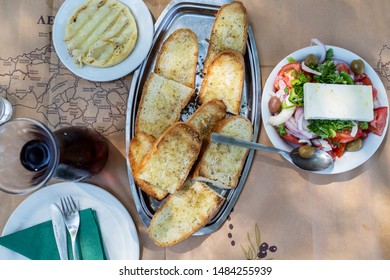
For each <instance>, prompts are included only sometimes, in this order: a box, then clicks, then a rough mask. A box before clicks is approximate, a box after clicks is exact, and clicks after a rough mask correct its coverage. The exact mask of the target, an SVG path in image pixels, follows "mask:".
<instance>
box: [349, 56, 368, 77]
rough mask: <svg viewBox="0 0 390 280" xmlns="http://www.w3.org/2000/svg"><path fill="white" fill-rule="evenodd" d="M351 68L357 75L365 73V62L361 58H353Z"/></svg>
mask: <svg viewBox="0 0 390 280" xmlns="http://www.w3.org/2000/svg"><path fill="white" fill-rule="evenodd" d="M351 69H352V71H353V73H355V74H356V75H360V74H363V73H364V70H365V66H364V62H363V61H362V60H361V59H355V60H352V62H351Z"/></svg>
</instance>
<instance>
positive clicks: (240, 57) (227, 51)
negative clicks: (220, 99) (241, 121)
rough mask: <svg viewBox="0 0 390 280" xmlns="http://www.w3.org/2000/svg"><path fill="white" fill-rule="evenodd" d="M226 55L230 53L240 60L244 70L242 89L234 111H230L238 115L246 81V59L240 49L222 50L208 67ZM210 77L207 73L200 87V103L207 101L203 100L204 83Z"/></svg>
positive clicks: (242, 72)
mask: <svg viewBox="0 0 390 280" xmlns="http://www.w3.org/2000/svg"><path fill="white" fill-rule="evenodd" d="M224 55H229V56H231V57H233V58H234V59H235V60H236V61H237V62H238V64H240V66H241V68H242V71H240V84H241V91H240V94H239V97H237V99H236V100H235V104H234V109H233V111H232V112H229V111H228V112H229V113H232V114H234V115H238V114H239V112H240V105H241V99H242V93H243V90H244V83H245V61H244V57H243V56H242V55H241V54H240V53H239V52H238V51H235V50H225V51H222V52H220V53H218V55H217V56H215V58H214V59H213V61H212V62H211V63H210V65H209V67H208V69H210V68H211V67H212V66H213V63H214V62H215V61H217V60H218V59H220V57H222V56H224ZM208 77H210V76H208V75H207V74H206V76H205V78H204V81H203V82H202V85H201V87H200V89H199V94H198V102H199V103H200V104H204V103H205V102H204V101H203V99H204V97H203V96H204V90H205V87H203V83H206V82H207V81H208ZM225 105H226V106H227V107H228V105H227V104H225Z"/></svg>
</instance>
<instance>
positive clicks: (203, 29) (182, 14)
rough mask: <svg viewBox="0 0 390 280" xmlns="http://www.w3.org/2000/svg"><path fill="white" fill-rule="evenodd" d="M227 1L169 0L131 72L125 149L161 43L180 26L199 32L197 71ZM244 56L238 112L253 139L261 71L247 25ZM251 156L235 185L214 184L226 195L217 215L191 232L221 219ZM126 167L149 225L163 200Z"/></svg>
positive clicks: (238, 190)
mask: <svg viewBox="0 0 390 280" xmlns="http://www.w3.org/2000/svg"><path fill="white" fill-rule="evenodd" d="M228 2H230V1H197V2H189V1H178V0H176V1H172V2H171V3H170V4H169V5H168V6H167V7H166V8H165V10H164V11H163V12H162V14H161V16H160V17H159V19H158V20H157V22H156V24H155V35H154V40H153V44H152V47H151V50H150V52H149V55H148V57H147V58H146V59H145V61H144V62H143V64H141V66H140V67H139V68H138V69H137V70H136V71H135V72H134V75H133V79H132V83H131V88H130V94H129V99H128V107H127V116H126V117H127V119H126V149H127V151H128V150H129V146H130V139H132V138H133V137H134V125H135V118H136V114H137V110H138V104H139V100H140V98H141V94H142V88H143V85H144V83H145V81H146V79H147V78H148V76H149V74H150V73H151V72H153V69H154V65H155V60H156V58H157V54H158V52H159V50H160V47H161V45H162V43H163V42H164V41H165V39H166V38H167V37H168V36H169V35H170V34H171V33H172V32H173V31H175V30H177V29H179V28H189V29H191V30H192V31H194V32H195V33H196V34H197V35H198V41H199V60H198V69H197V70H198V71H197V73H200V70H201V69H202V66H203V61H204V58H205V56H206V53H207V48H208V43H207V39H208V38H209V36H210V32H211V28H212V25H213V23H214V20H215V15H216V13H217V11H218V10H219V8H220V6H221V5H222V4H225V3H228ZM244 59H245V81H244V89H243V95H242V101H241V111H240V114H241V115H243V116H246V117H247V118H248V119H249V120H251V122H252V124H253V128H254V139H255V140H256V139H257V138H258V134H259V128H260V100H261V75H260V66H259V59H258V55H257V49H256V43H255V40H254V37H253V33H252V29H251V27H250V26H249V28H248V42H247V51H246V54H245V56H244ZM202 78H203V77H202V75H200V74H197V77H196V92H198V91H199V87H200V85H201V83H202ZM196 108H197V105H196V104H195V103H194V102H192V103H190V104H189V105H188V106H187V107H186V108H185V109H184V111H183V114H182V118H181V120H182V121H185V120H186V119H187V118H188V116H189V115H190V114H191V113H192V112H193V111H194V110H195V109H196ZM253 156H254V151H250V153H249V155H248V158H247V160H246V163H245V166H244V169H243V172H242V174H241V178H240V180H239V183H238V185H237V187H236V189H234V190H221V189H218V188H214V189H215V190H217V191H218V192H219V193H220V194H222V195H224V196H225V197H226V201H225V203H224V204H223V206H222V207H221V209H220V211H219V212H218V213H217V215H216V216H215V217H214V218H213V219H212V220H211V221H210V222H209V223H208V224H207V225H206V226H205V227H203V228H202V229H200V230H199V231H197V232H196V233H195V234H194V235H204V234H209V233H212V232H214V231H216V230H217V229H219V228H220V227H221V225H222V224H223V223H224V221H225V220H226V218H227V216H228V215H229V213H230V212H231V210H232V208H233V207H234V205H235V203H236V201H237V199H238V197H239V195H240V193H241V191H242V189H243V186H244V184H245V181H246V178H247V176H248V173H249V170H250V167H251V165H252V160H253ZM127 170H128V175H129V180H130V186H131V191H132V194H133V199H134V202H135V205H136V208H137V211H138V214H139V216H140V218H141V220H142V221H143V223H144V224H145V225H146V226H149V224H150V221H151V219H152V217H153V214H154V213H155V211H156V210H157V209H158V207H160V205H161V203H162V201H161V202H160V201H157V200H155V199H154V198H151V197H150V196H148V195H146V194H145V193H144V192H143V191H141V190H140V189H139V188H138V187H137V186H136V185H135V183H134V179H133V176H132V172H131V169H130V164H129V159H128V158H127ZM212 187H213V186H212Z"/></svg>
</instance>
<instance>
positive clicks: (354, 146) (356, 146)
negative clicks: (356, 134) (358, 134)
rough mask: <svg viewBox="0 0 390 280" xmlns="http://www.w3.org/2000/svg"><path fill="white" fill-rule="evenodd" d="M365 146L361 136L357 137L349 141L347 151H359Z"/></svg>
mask: <svg viewBox="0 0 390 280" xmlns="http://www.w3.org/2000/svg"><path fill="white" fill-rule="evenodd" d="M362 146H363V140H362V139H361V138H357V139H355V140H353V141H351V142H349V143H348V144H347V146H346V148H347V151H351V152H353V151H358V150H360V149H361V148H362Z"/></svg>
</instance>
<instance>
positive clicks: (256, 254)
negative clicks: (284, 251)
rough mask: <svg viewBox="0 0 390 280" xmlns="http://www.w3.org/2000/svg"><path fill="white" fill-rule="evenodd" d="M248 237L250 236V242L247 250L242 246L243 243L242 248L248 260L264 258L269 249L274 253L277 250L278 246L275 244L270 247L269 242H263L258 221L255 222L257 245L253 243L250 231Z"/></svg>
mask: <svg viewBox="0 0 390 280" xmlns="http://www.w3.org/2000/svg"><path fill="white" fill-rule="evenodd" d="M247 238H248V243H249V245H248V249H247V250H246V249H245V248H244V247H243V246H242V244H240V246H241V250H242V251H243V252H244V255H245V257H246V259H247V260H260V259H264V258H265V257H267V251H269V252H272V253H274V252H276V250H277V247H276V246H274V245H273V246H270V247H269V246H268V243H266V242H261V234H260V229H259V225H258V224H257V223H255V242H256V243H255V244H256V246H255V245H254V244H253V242H252V239H251V236H250V234H249V232H248V233H247ZM268 260H269V258H268Z"/></svg>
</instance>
